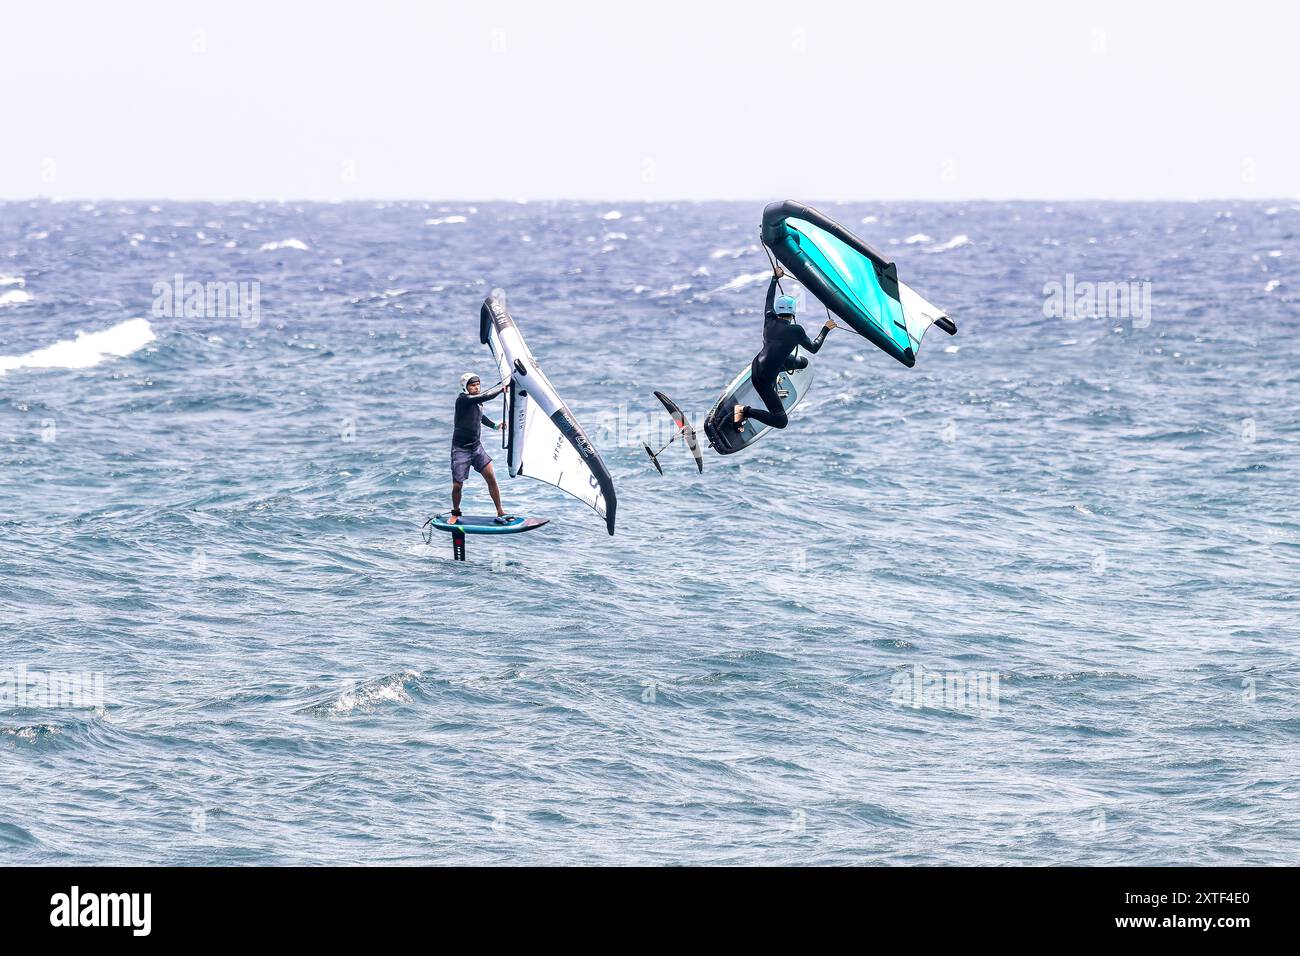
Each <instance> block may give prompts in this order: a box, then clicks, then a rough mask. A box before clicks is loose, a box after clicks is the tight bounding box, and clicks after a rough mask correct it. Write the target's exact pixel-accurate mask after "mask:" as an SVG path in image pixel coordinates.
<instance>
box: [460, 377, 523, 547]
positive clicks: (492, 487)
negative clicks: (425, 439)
mask: <svg viewBox="0 0 1300 956" xmlns="http://www.w3.org/2000/svg"><path fill="white" fill-rule="evenodd" d="M509 384H510V376H507V377H506V380H505V381H504V382H502V383H501V384H500V385H497V386H496V387H495V388H490V389H488V390H487V391H486V392H485V391H483V390H482V388H483V386H482V384H481V383H480V382H479V378H478V376H477V375H475V374H474V373H473V372H466V373H465V374H464V375H462V376H461V377H460V394H459V395H457V396H456V425H455V427H454V428H453V429H452V433H451V517H449V518H448V519H447V523H448V524H455V523H456V521H457V520H458V519H459V518H460V517H461V513H460V493H461V490H462V489H463V488H464V486H465V479H466V478H467V477H468V476H469V469H470V466H471V465H472V466H473V468H474V470H475V471H477V472H478V473H479V474H480V475H482V476H483V480H484V481H485V482H487V486H488V493H489V494H491V495H492V503H493V504H494V505H496V509H497V516H496V523H497V524H509V523H510V522H512V521H514V520H515V518H514V516H512V515H508V514H506V512H505V509H504V508H503V507H501V488H500V487H499V486H498V485H497V476H496V474H495V473H494V472H493V470H492V459H491V458H489V457H488V453H487V450H486V449H485V448H484V447H483V442H482V440H481V439H480V437H479V436H480V435H481V434H482V426H483V425H486V426H487V427H488V428H493V429H496V430H497V431H504V430H505V429H506V427H507V426H506V423H505V422H502V423H501V424H500V425H498V424H497V423H496V422H494V421H492V419H490V418H488V417H487V416H486V415H484V414H483V411H482V406H483V403H484V402H489V401H491V400H492V399H494V398H496V397H497V396H498V395H500V394H501V393H502V392H503V391H505V389H506V387H507V386H508V385H509Z"/></svg>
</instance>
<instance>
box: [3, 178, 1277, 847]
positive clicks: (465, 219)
mask: <svg viewBox="0 0 1300 956" xmlns="http://www.w3.org/2000/svg"><path fill="white" fill-rule="evenodd" d="M816 205H818V206H819V207H820V208H822V209H823V210H824V211H826V212H827V213H828V214H830V215H832V216H834V217H836V218H838V219H840V220H841V221H843V222H845V223H846V224H848V225H850V226H851V227H854V228H857V229H858V230H860V232H861V233H862V235H864V236H865V237H866V238H868V239H869V240H871V241H872V242H874V243H875V244H877V245H878V246H880V247H881V248H883V249H885V250H886V251H887V252H889V253H890V254H891V255H893V256H894V257H895V258H896V259H897V261H898V263H899V273H900V276H901V277H902V278H903V279H904V280H905V281H907V282H908V283H909V284H911V285H912V286H914V287H915V288H916V289H917V290H918V291H919V292H921V293H922V294H923V295H925V296H927V297H928V298H929V299H931V300H932V301H934V302H935V303H937V304H939V305H940V306H942V307H943V308H945V309H947V310H948V311H949V312H950V313H951V314H952V315H953V317H954V318H955V320H956V321H957V324H958V326H959V329H960V331H959V333H958V335H957V336H956V337H955V338H949V337H947V336H946V335H944V334H943V333H942V332H940V331H938V330H932V331H931V333H930V335H929V336H927V338H926V341H925V343H924V345H923V347H922V349H921V354H920V359H919V362H918V364H917V366H916V368H914V369H906V368H904V367H903V366H901V365H899V364H898V363H896V362H894V361H893V360H892V359H889V358H888V357H887V356H885V355H884V354H883V353H881V352H879V351H877V350H876V349H875V348H874V347H873V346H871V345H870V343H868V342H866V340H864V339H861V338H859V337H857V336H855V335H853V334H852V333H850V332H848V331H839V332H834V333H832V335H831V337H830V339H829V341H828V344H827V346H826V347H825V349H824V350H823V351H822V353H821V354H820V355H818V356H817V357H816V358H815V360H814V362H815V368H816V375H817V380H816V382H815V384H814V386H813V388H812V391H811V392H810V394H809V397H808V399H807V400H806V401H805V402H804V404H803V405H801V406H800V408H799V409H798V410H797V411H796V413H795V415H794V417H793V419H792V422H791V426H790V427H789V429H787V430H786V431H785V432H781V433H773V434H770V435H769V436H767V437H766V438H765V439H764V440H763V441H762V442H760V443H759V444H758V445H756V446H755V447H754V448H752V449H751V450H750V451H749V452H747V453H745V454H742V455H737V456H734V457H730V458H722V457H719V456H717V455H714V454H713V453H712V452H706V461H705V470H704V473H703V475H697V474H696V473H695V469H694V466H693V465H692V464H691V462H690V459H689V457H688V455H687V453H686V452H685V451H684V450H683V449H681V448H680V446H674V447H673V448H671V449H669V452H668V453H667V454H666V455H665V456H664V461H665V471H666V472H667V474H665V475H664V476H662V477H661V476H659V475H658V474H656V473H655V472H654V470H653V469H652V468H651V467H650V465H649V462H648V461H647V459H646V457H645V453H644V451H643V450H642V448H641V441H642V440H646V439H648V440H655V439H658V440H659V441H662V440H665V439H666V438H667V436H668V432H667V431H666V430H665V429H666V426H667V420H666V416H664V415H663V413H662V411H661V410H660V408H659V406H658V403H657V402H656V401H655V399H654V398H653V395H652V392H653V390H654V389H662V390H664V391H665V392H667V393H668V394H670V395H672V396H674V397H675V398H676V399H677V400H678V401H679V402H680V403H681V404H682V405H683V407H685V408H686V409H687V410H688V412H689V413H691V414H692V415H693V416H695V417H697V418H698V417H699V416H702V415H703V414H704V413H705V412H706V411H707V409H708V406H709V405H710V404H711V403H712V401H713V399H714V398H715V397H716V395H717V393H718V392H719V390H720V389H721V388H722V386H723V385H724V384H725V383H726V381H727V380H728V379H729V378H730V377H731V376H732V375H733V374H734V373H735V372H736V371H738V370H739V369H740V368H741V367H743V365H744V364H745V363H746V362H747V361H748V359H749V358H750V357H751V356H752V354H753V353H754V351H755V350H756V348H757V341H758V336H759V330H760V326H761V306H762V297H763V293H764V291H765V286H766V274H767V269H768V266H767V260H766V258H765V256H764V254H763V252H762V250H761V248H760V247H759V246H758V245H757V227H758V219H759V214H760V212H761V206H760V204H758V203H753V204H750V203H719V204H648V205H641V204H627V203H624V204H606V205H595V204H575V203H530V204H511V203H497V204H479V205H477V206H467V205H444V204H438V203H407V204H392V203H384V204H363V203H353V204H338V205H325V204H321V205H311V204H306V205H296V204H274V203H265V204H258V203H244V204H224V205H207V204H187V203H172V202H168V203H158V204H154V205H151V204H147V203H119V202H100V203H69V202H65V203H48V202H33V203H12V202H11V203H5V204H0V436H3V444H0V532H2V534H3V537H2V538H0V615H2V617H3V622H4V625H3V630H2V632H0V633H2V634H3V637H2V638H0V652H2V653H0V679H3V680H0V690H3V688H5V687H6V686H7V687H8V691H7V694H8V696H7V697H6V698H2V699H0V791H2V792H3V794H4V799H3V800H2V801H0V862H5V863H29V864H57V863H90V864H145V863H161V864H289V863H321V864H351V863H617V864H661V863H686V864H705V863H719V864H726V863H752V864H758V863H762V864H838V863H865V864H990V863H997V864H1070V863H1076V864H1120V863H1130V864H1178V863H1188V864H1209V863H1220V864H1235V863H1250V864H1292V865H1294V864H1296V863H1300V828H1298V827H1297V826H1296V821H1297V818H1298V817H1300V813H1298V810H1300V804H1298V803H1297V799H1298V798H1300V780H1298V779H1297V778H1298V770H1297V768H1298V767H1300V759H1298V758H1300V712H1298V708H1297V700H1298V698H1300V667H1298V666H1297V659H1296V650H1297V636H1298V635H1297V631H1298V620H1300V617H1298V615H1297V606H1298V605H1297V598H1298V597H1300V586H1298V585H1297V583H1296V572H1297V570H1298V569H1300V506H1298V505H1297V500H1298V498H1300V496H1298V495H1297V491H1296V488H1297V478H1298V477H1300V414H1298V413H1297V406H1298V404H1300V346H1298V345H1297V339H1296V333H1297V326H1298V325H1300V321H1298V319H1297V302H1298V297H1297V290H1300V275H1297V265H1296V264H1297V257H1298V256H1300V241H1298V239H1297V235H1298V231H1300V206H1297V205H1295V204H1293V203H1285V202H1282V203H1272V204H1270V203H1258V204H1253V203H1239V202H1205V203H1197V204H1158V203H1151V204H1087V203H1072V204H1055V205H1050V204H1042V203H976V204H898V203H894V204H883V205H882V204H835V203H816ZM177 274H181V275H183V276H184V277H185V279H186V280H193V281H200V282H208V281H223V282H241V281H256V282H258V283H259V287H258V288H259V290H260V300H259V315H258V316H257V318H258V321H257V322H256V323H254V322H253V321H252V320H251V319H248V320H245V321H242V322H241V320H240V319H239V318H238V317H223V316H212V315H209V316H208V317H200V316H191V317H186V316H185V315H183V314H182V315H178V316H170V317H168V316H165V315H163V316H160V315H156V314H154V311H153V306H154V303H155V299H156V298H157V297H158V295H159V293H158V292H156V291H155V285H156V284H159V283H164V284H165V283H171V282H173V281H174V276H175V275H177ZM1067 282H1069V283H1071V287H1072V288H1074V289H1075V290H1078V289H1079V288H1080V286H1079V284H1080V283H1087V282H1123V283H1128V282H1134V283H1137V284H1138V285H1137V286H1135V287H1134V297H1135V298H1134V301H1136V302H1139V303H1141V302H1142V301H1143V299H1142V295H1143V294H1144V293H1143V292H1142V291H1141V290H1142V289H1147V290H1149V294H1150V298H1149V301H1148V302H1147V306H1146V307H1145V308H1144V309H1142V310H1140V311H1141V312H1142V314H1140V315H1137V316H1132V315H1129V316H1124V315H1121V314H1117V313H1116V312H1115V309H1114V303H1113V302H1112V303H1111V306H1110V307H1108V308H1105V309H1102V310H1101V311H1102V312H1103V313H1104V315H1103V316H1101V317H1091V316H1089V315H1086V314H1085V315H1075V316H1073V317H1058V316H1053V315H1047V314H1045V311H1047V312H1050V311H1051V309H1050V308H1046V309H1045V302H1047V301H1048V300H1049V298H1050V295H1049V293H1046V292H1045V287H1049V284H1050V283H1061V284H1062V285H1063V286H1064V285H1065V284H1066V283H1067ZM1143 283H1149V286H1144V285H1143ZM494 286H501V287H503V288H504V289H505V290H506V291H507V293H508V295H509V300H510V304H511V308H512V311H513V313H514V315H515V318H516V320H517V321H518V323H519V325H520V327H521V329H522V330H523V331H524V334H525V335H526V336H527V337H528V340H529V343H530V345H531V347H532V350H533V352H534V353H535V354H536V355H537V357H538V359H539V360H540V362H541V363H542V364H543V366H544V367H545V368H546V369H547V371H548V373H549V375H550V377H551V379H552V381H553V382H554V383H555V385H556V387H557V388H558V389H559V390H560V391H561V393H562V394H563V395H564V396H565V398H566V399H567V400H568V402H569V405H570V406H571V408H572V409H573V411H574V412H575V413H576V415H577V417H578V418H579V419H580V420H581V421H582V422H583V423H584V424H585V425H586V427H587V430H588V431H589V432H590V433H591V435H592V437H593V439H594V440H595V441H596V443H597V444H598V446H599V447H600V449H601V451H602V453H603V456H604V459H605V461H606V462H607V464H608V465H609V467H610V470H611V471H612V473H613V475H614V481H615V484H616V487H617V490H618V500H619V504H618V526H617V533H616V535H615V536H613V537H609V536H608V535H606V533H605V530H604V527H603V523H602V522H601V521H600V519H599V518H598V517H597V516H596V515H595V514H594V513H593V512H592V511H590V510H589V509H587V508H585V507H584V506H583V505H581V504H580V503H578V502H576V501H574V500H572V499H569V498H567V497H565V496H564V495H562V494H560V493H559V492H557V491H555V490H554V489H551V488H549V487H548V486H545V485H542V484H540V483H537V482H534V481H531V480H529V479H525V478H517V479H503V488H504V492H505V496H506V504H507V507H508V508H510V510H512V511H515V512H518V513H525V514H535V515H539V516H544V517H549V518H550V519H551V523H550V524H549V525H548V526H547V527H545V528H543V529H541V530H539V531H536V532H532V533H530V534H527V535H520V536H516V537H514V538H512V539H508V540H494V539H471V540H470V542H469V560H468V561H466V562H465V563H455V562H453V561H452V560H451V550H450V547H449V544H448V542H447V540H446V539H445V538H444V539H435V540H434V541H433V543H432V546H426V545H425V544H424V542H423V541H422V539H421V535H420V525H421V523H422V522H423V521H424V519H425V518H426V517H427V516H428V515H430V514H432V513H435V512H438V511H442V510H445V509H446V507H447V495H448V467H447V457H448V454H447V452H448V442H449V430H450V419H451V409H452V404H453V400H454V395H455V392H456V387H457V380H458V378H459V376H460V374H461V373H462V372H463V371H466V370H475V371H478V372H479V373H480V374H481V375H482V376H483V378H484V381H485V382H487V383H490V382H491V381H494V379H495V375H494V374H493V367H492V364H491V362H490V360H489V357H488V354H487V350H486V349H485V348H484V347H483V346H481V345H480V344H479V342H478V337H477V326H478V308H479V304H480V302H481V301H482V299H483V297H484V296H485V295H486V294H487V292H488V291H489V290H490V289H491V288H492V287H494ZM1075 311H1076V312H1079V311H1082V312H1087V310H1086V309H1076V310H1075ZM821 318H822V316H821V315H820V314H818V312H816V311H813V312H812V313H811V314H809V315H808V316H807V318H806V320H805V321H806V322H807V324H808V326H809V328H810V330H815V327H816V325H818V324H820V321H821ZM78 333H82V334H81V336H80V337H78ZM489 414H493V411H492V410H490V411H489ZM489 443H490V439H489ZM497 458H498V462H499V463H501V456H500V454H499V453H498V454H497ZM501 470H502V473H503V475H504V465H503V463H502V468H501ZM486 504H487V496H486V494H485V492H484V489H483V486H482V484H481V483H480V482H477V480H472V481H471V483H470V484H468V485H467V504H466V506H467V508H468V507H471V506H475V505H478V506H482V505H486ZM54 674H59V675H66V676H65V677H63V678H62V679H64V680H71V679H72V678H74V677H76V676H78V675H83V674H85V675H89V676H88V677H87V678H86V681H87V683H86V687H85V688H84V689H85V690H86V691H87V692H86V693H85V694H83V695H81V696H79V697H76V698H75V699H74V700H71V701H68V700H65V701H62V703H63V704H65V706H54V705H55V704H59V703H60V701H57V700H56V701H50V700H49V699H48V695H46V696H45V697H42V696H41V694H40V693H38V689H39V688H40V687H41V686H42V684H41V682H42V681H46V682H47V686H48V681H49V680H50V679H51V675H54ZM6 675H7V676H6ZM17 675H22V677H21V680H20V678H19V676H17ZM5 680H7V682H8V683H7V685H6V683H5V682H4V681H5ZM98 682H102V683H98ZM99 687H102V702H101V701H98V700H97V699H96V695H95V693H94V692H93V691H95V690H97V689H98V688H99ZM20 692H21V693H20Z"/></svg>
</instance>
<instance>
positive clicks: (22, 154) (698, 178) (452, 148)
mask: <svg viewBox="0 0 1300 956" xmlns="http://www.w3.org/2000/svg"><path fill="white" fill-rule="evenodd" d="M1296 11H1297V5H1295V4H1280V3H1269V4H1264V3H1253V2H1234V3H1232V4H1228V5H1224V4H1222V3H1179V4H1164V3H1161V4H1140V3H1136V2H1132V0H1129V2H1117V3H1112V2H1087V3H1082V2H1080V3H1075V4H1072V5H1071V8H1070V9H1066V8H1065V7H1063V6H1062V5H1059V4H1049V3H1042V2H1034V3H1000V2H997V0H990V2H988V3H979V4H976V3H969V2H915V0H908V2H901V0H900V2H897V3H889V4H884V3H863V2H858V0H853V2H849V0H843V2H839V3H829V2H811V0H786V2H779V3H777V2H772V3H769V2H764V0H755V2H749V3H723V2H718V0H692V2H688V3H676V2H664V0H655V2H649V3H635V4H634V3H619V2H614V0H606V2H601V3H579V2H571V3H565V2H563V0H557V2H554V3H541V2H531V3H528V2H491V0H479V2H474V3H472V4H471V3H469V2H465V0H456V2H441V0H439V2H431V0H388V2H375V0H351V2H346V3H343V2H332V0H327V2H265V0H259V2H251V0H249V2H246V0H216V2H211V3H208V2H185V0H148V2H132V0H124V2H122V3H118V4H107V3H102V2H95V3H91V2H85V0H83V2H58V0H44V2H41V3H24V4H18V5H10V6H9V7H8V8H7V9H6V11H5V14H4V17H5V27H4V32H5V36H4V41H3V53H2V54H0V80H3V84H4V86H3V88H4V90H5V98H4V102H5V107H4V113H3V117H2V118H0V124H3V125H2V126H0V129H3V139H2V140H0V197H3V198H28V197H33V196H54V197H62V198H180V199H188V198H197V199H232V198H257V199H349V198H401V199H522V198H530V199H538V198H590V199H667V198H691V199H706V198H724V199H726V198H736V199H741V198H743V199H753V200H763V199H770V198H772V197H777V196H798V197H804V198H809V199H891V198H919V199H952V198H994V199H997V198H1125V199H1127V198H1137V199H1141V198H1153V199H1154V198H1189V199H1190V198H1211V197H1215V198H1217V197H1246V198H1290V197H1296V196H1300V149H1298V148H1297V147H1298V146H1300V127H1298V124H1297V122H1296V116H1297V114H1298V113H1300V106H1298V105H1297V104H1298V103H1300V65H1297V57H1298V53H1297V42H1300V41H1297V36H1300V13H1297V12H1296Z"/></svg>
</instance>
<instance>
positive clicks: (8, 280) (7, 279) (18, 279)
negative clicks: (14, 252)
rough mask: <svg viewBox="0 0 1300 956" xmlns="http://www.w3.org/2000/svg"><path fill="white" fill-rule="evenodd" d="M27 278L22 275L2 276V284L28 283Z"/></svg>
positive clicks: (0, 283)
mask: <svg viewBox="0 0 1300 956" xmlns="http://www.w3.org/2000/svg"><path fill="white" fill-rule="evenodd" d="M26 284H27V280H26V279H24V278H23V277H22V276H0V286H5V285H26Z"/></svg>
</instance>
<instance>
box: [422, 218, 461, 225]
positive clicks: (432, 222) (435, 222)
mask: <svg viewBox="0 0 1300 956" xmlns="http://www.w3.org/2000/svg"><path fill="white" fill-rule="evenodd" d="M456 222H469V219H467V218H466V217H465V216H440V217H439V218H437V219H426V220H424V224H425V225H426V226H449V225H451V224H452V223H456Z"/></svg>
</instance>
